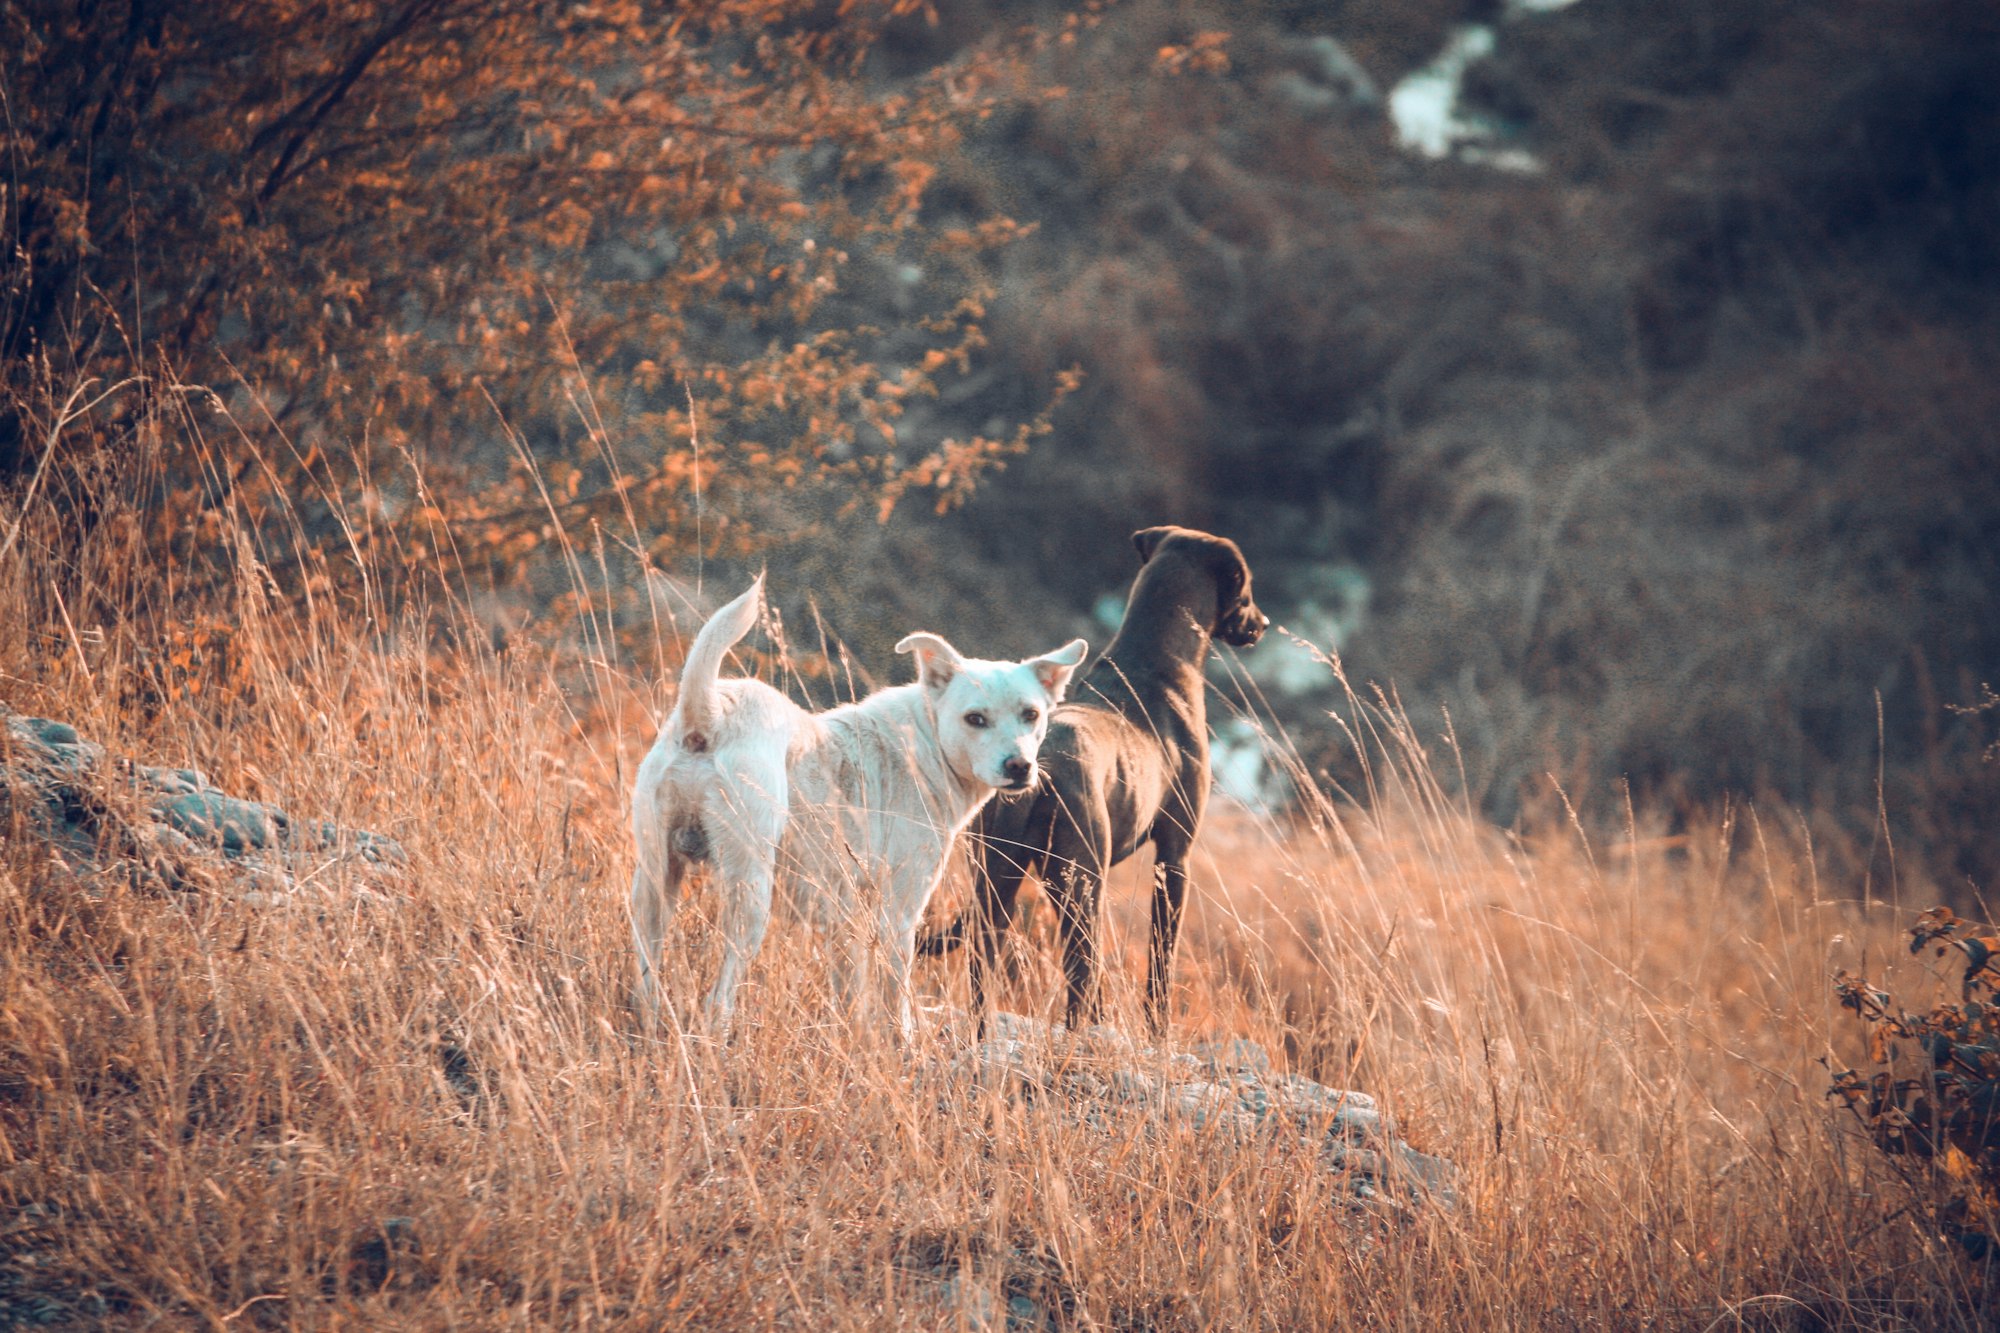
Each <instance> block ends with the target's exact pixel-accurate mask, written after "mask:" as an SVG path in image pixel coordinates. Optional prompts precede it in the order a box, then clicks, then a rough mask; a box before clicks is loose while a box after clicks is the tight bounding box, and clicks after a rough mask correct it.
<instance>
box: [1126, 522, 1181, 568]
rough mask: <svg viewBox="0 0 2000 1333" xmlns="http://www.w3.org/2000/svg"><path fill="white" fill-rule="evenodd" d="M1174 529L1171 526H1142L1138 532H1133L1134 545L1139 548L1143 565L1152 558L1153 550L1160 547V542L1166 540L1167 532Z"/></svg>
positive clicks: (1140, 561)
mask: <svg viewBox="0 0 2000 1333" xmlns="http://www.w3.org/2000/svg"><path fill="white" fill-rule="evenodd" d="M1172 531H1173V529H1172V528H1171V527H1164V528H1140V529H1139V530H1138V531H1137V532H1135V533H1133V534H1132V545H1134V546H1136V547H1138V548H1139V563H1140V564H1142V565H1143V564H1145V563H1146V562H1147V561H1148V560H1151V559H1152V558H1153V552H1155V551H1157V550H1159V549H1160V543H1161V542H1163V541H1165V540H1166V539H1167V534H1168V533H1170V532H1172Z"/></svg>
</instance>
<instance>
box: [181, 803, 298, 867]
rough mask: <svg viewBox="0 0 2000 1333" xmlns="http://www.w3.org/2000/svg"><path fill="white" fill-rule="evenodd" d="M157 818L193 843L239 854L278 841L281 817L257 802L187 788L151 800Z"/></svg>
mask: <svg viewBox="0 0 2000 1333" xmlns="http://www.w3.org/2000/svg"><path fill="white" fill-rule="evenodd" d="M153 809H154V810H155V812H157V813H158V814H159V816H160V818H162V819H164V820H165V821H166V822H167V823H169V824H171V825H172V826H173V827H174V828H176V829H179V830H180V831H181V832H182V833H185V834H186V835H187V836H188V837H190V838H193V839H194V840H195V841H197V842H206V843H210V844H212V845H215V846H219V847H221V848H222V850H223V851H225V852H230V853H233V854H235V855H239V856H240V855H242V854H243V853H244V852H246V851H249V850H251V849H252V848H263V847H271V846H274V845H276V843H277V841H278V833H279V830H280V829H281V828H282V827H283V825H284V816H283V815H282V814H281V813H280V812H278V811H276V810H273V809H272V808H271V807H270V806H268V805H264V804H261V803H260V802H257V801H243V800H238V799H237V798H236V797H234V796H225V795H223V794H222V793H221V792H219V791H191V792H184V793H182V794H180V795H170V796H166V797H164V798H162V799H161V800H159V801H157V802H155V803H154V806H153Z"/></svg>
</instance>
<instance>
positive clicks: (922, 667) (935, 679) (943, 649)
mask: <svg viewBox="0 0 2000 1333" xmlns="http://www.w3.org/2000/svg"><path fill="white" fill-rule="evenodd" d="M896 651H897V652H899V653H915V654H916V655H917V680H918V681H919V682H921V683H922V685H923V687H924V688H925V689H927V690H941V689H943V688H944V687H945V686H947V685H949V684H951V678H952V677H953V676H956V675H957V674H958V671H959V668H960V667H962V666H964V665H965V659H964V658H963V657H960V656H959V655H958V649H956V648H954V647H952V646H951V645H950V644H948V643H946V642H945V641H944V640H943V639H941V638H939V637H938V636H937V635H935V634H906V635H904V636H903V641H902V642H901V643H899V644H897V645H896Z"/></svg>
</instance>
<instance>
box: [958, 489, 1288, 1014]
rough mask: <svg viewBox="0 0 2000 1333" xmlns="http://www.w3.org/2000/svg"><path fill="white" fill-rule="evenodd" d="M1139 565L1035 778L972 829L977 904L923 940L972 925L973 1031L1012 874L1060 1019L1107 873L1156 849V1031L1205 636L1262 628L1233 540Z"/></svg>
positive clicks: (1195, 545) (1195, 811) (1183, 861)
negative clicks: (1037, 917) (1029, 882)
mask: <svg viewBox="0 0 2000 1333" xmlns="http://www.w3.org/2000/svg"><path fill="white" fill-rule="evenodd" d="M1132 544H1133V545H1135V546H1137V547H1138V548H1139V558H1140V560H1141V561H1142V562H1143V566H1144V567H1143V568H1141V569H1140V571H1139V577H1138V580H1137V581H1136V582H1135V583H1133V585H1132V595H1131V598H1130V600H1129V601H1128V602H1127V604H1126V608H1125V621H1124V623H1123V624H1122V625H1121V626H1119V629H1118V634H1117V636H1116V637H1115V638H1113V639H1112V640H1111V644H1110V646H1109V647H1107V648H1106V649H1105V650H1104V655H1103V656H1101V657H1099V658H1098V659H1097V661H1096V662H1095V663H1094V664H1093V665H1092V666H1091V668H1090V670H1089V671H1088V672H1086V673H1085V674H1084V675H1083V676H1082V677H1081V678H1080V680H1079V681H1078V682H1077V683H1076V684H1075V685H1074V686H1073V687H1072V689H1071V691H1070V700H1071V702H1069V703H1066V704H1063V705H1062V706H1061V707H1059V708H1057V709H1056V711H1055V713H1054V714H1053V716H1052V717H1051V718H1050V720H1049V734H1048V737H1047V738H1046V739H1045V740H1044V741H1043V742H1042V751H1041V763H1042V773H1043V776H1042V781H1041V784H1040V785H1039V786H1038V787H1036V788H1035V790H1034V791H1032V792H1030V793H1029V794H1027V795H1026V796H1023V797H1021V798H1019V799H1015V800H1000V801H994V802H992V803H990V804H988V805H987V806H986V808H985V809H984V810H983V811H982V812H981V813H980V816H979V819H978V822H977V823H976V824H975V825H974V831H975V833H976V841H975V844H974V853H973V855H974V861H975V866H976V870H975V874H974V883H973V903H972V906H971V907H970V908H969V909H968V911H967V912H965V913H963V914H961V915H960V916H959V918H958V919H957V920H956V921H954V922H952V924H951V925H950V926H948V927H946V928H945V929H944V930H943V931H941V932H939V933H937V934H935V935H932V936H930V937H929V938H927V939H925V940H923V941H921V943H920V948H921V950H922V952H924V953H927V954H939V953H943V952H945V951H946V950H948V949H951V948H954V947H956V946H957V945H958V944H959V943H960V942H961V940H962V939H963V938H964V933H965V925H966V920H967V917H970V918H971V921H972V932H973V948H972V959H971V970H972V1005H973V1011H974V1012H975V1013H976V1014H978V1015H979V1022H980V1025H981V1030H982V1031H983V1030H984V1026H985V992H986V971H987V969H988V968H990V967H991V966H992V965H993V963H994V960H995V958H996V956H997V953H998V950H999V946H1000V939H1001V936H1002V935H1003V934H1004V932H1005V931H1006V929H1007V926H1008V924H1009V923H1010V922H1011V921H1012V920H1013V917H1014V899H1015V896H1016V895H1017V894H1019V893H1020V890H1021V881H1022V879H1023V878H1024V877H1025V876H1026V875H1027V874H1028V873H1029V872H1030V871H1035V872H1038V873H1039V874H1040V876H1041V878H1042V883H1043V888H1044V891H1045V892H1046V893H1047V894H1048V895H1049V898H1050V900H1051V901H1052V902H1054V904H1055V906H1056V912H1057V919H1058V922H1059V923H1060V927H1061V933H1062V949H1063V973H1064V975H1065V977H1066V978H1067V980H1068V1001H1069V1003H1068V1009H1067V1016H1068V1022H1069V1025H1070V1026H1071V1027H1075V1026H1076V1025H1077V1024H1078V1023H1079V1022H1089V1021H1094V1020H1095V1019H1096V1017H1097V1014H1098V1006H1099V1000H1098V993H1097V941H1096V933H1097V920H1098V898H1099V894H1100V893H1101V891H1102V889H1103V885H1104V874H1105V872H1106V871H1107V870H1109V869H1110V868H1111V867H1112V866H1114V865H1116V864H1118V863H1119V862H1120V861H1123V860H1124V859H1125V858H1126V857H1128V856H1130V855H1132V853H1133V852H1135V851H1137V850H1138V849H1139V848H1140V846H1141V845H1142V844H1145V843H1148V842H1150V843H1152V844H1153V852H1154V855H1155V858H1156V860H1157V867H1156V869H1155V871H1154V876H1153V940H1152V953H1151V957H1150V960H1149V966H1148V968H1147V972H1146V1021H1147V1023H1148V1024H1149V1025H1150V1026H1151V1027H1152V1029H1153V1030H1154V1031H1155V1032H1159V1031H1161V1030H1162V1029H1164V1028H1165V1026H1166V1017H1167V981H1168V975H1169V971H1170V969H1171V968H1172V965H1173V958H1174V938H1175V936H1176V935H1177V934H1178V933H1179V931H1180V923H1181V907H1182V904H1183V903H1184V902H1185V901H1186V900H1187V858H1188V850H1189V848H1190V846H1192V844H1193V842H1194V835H1195V830H1196V829H1197V828H1198V827H1200V825H1201V815H1202V810H1203V808H1204V807H1205V806H1206V805H1207V803H1208V782H1209V773H1208V710H1207V706H1206V700H1205V697H1204V683H1203V679H1202V667H1203V665H1204V664H1205V663H1206V662H1207V660H1208V644H1209V639H1210V638H1211V637H1213V638H1218V639H1221V640H1222V641H1223V642H1224V643H1227V644H1233V645H1235V646H1237V647H1243V648H1247V647H1249V646H1250V645H1251V644H1254V643H1256V642H1257V640H1258V639H1259V638H1261V637H1262V636H1263V633H1264V630H1265V628H1266V627H1267V626H1268V625H1269V624H1270V623H1271V622H1270V620H1269V619H1268V618H1266V616H1265V615H1264V613H1263V612H1262V611H1259V610H1258V609H1257V604H1256V603H1255V602H1253V601H1251V599H1250V566H1249V565H1247V564H1245V563H1244V560H1243V553H1242V552H1241V551H1239V550H1237V549H1236V543H1235V542H1232V541H1228V540H1226V539H1224V538H1222V537H1212V536H1210V535H1209V534H1208V533H1205V532H1196V531H1194V530H1193V529H1191V528H1174V527H1163V528H1146V529H1144V530H1143V531H1140V532H1135V533H1133V534H1132Z"/></svg>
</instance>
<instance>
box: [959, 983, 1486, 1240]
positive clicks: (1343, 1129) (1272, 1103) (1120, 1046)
mask: <svg viewBox="0 0 2000 1333" xmlns="http://www.w3.org/2000/svg"><path fill="white" fill-rule="evenodd" d="M945 1021H946V1022H947V1023H948V1024H951V1025H954V1026H958V1025H963V1024H965V1023H967V1022H969V1020H968V1019H967V1018H965V1016H963V1015H957V1014H954V1015H951V1016H949V1017H947V1018H946V1020H945ZM943 1073H944V1076H945V1082H946V1085H947V1087H948V1088H949V1089H954V1090H957V1089H965V1088H968V1087H982V1088H999V1089H1004V1090H1005V1091H1007V1092H1009V1093H1011V1094H1013V1095H1017V1096H1020V1097H1023V1098H1024V1099H1027V1100H1030V1101H1034V1102H1037V1103H1044V1104H1048V1105H1051V1106H1053V1107H1054V1108H1055V1109H1056V1110H1057V1111H1058V1112H1059V1113H1061V1114H1065V1115H1071V1116H1074V1117H1076V1118H1078V1119H1079V1120H1081V1121H1083V1122H1085V1123H1087V1124H1090V1125H1093V1126H1096V1127H1099V1128H1104V1129H1110V1128H1111V1127H1112V1126H1114V1125H1118V1124H1127V1123H1130V1122H1131V1121H1132V1119H1133V1118H1134V1117H1135V1116H1137V1117H1145V1118H1148V1119H1150V1120H1153V1121H1155V1122H1156V1123H1158V1124H1160V1125H1161V1126H1162V1127H1166V1126H1169V1125H1172V1124H1175V1123H1179V1124H1183V1125H1188V1126H1192V1127H1194V1128H1195V1129H1198V1130H1201V1131H1203V1132H1206V1133H1210V1134H1214V1135H1217V1136H1219V1137H1225V1138H1228V1139H1233V1140H1237V1141H1248V1140H1254V1139H1259V1138H1269V1137H1278V1136H1292V1137H1294V1138H1297V1139H1299V1140H1302V1141H1303V1142H1305V1143H1308V1144H1311V1145H1314V1146H1315V1147H1316V1149H1317V1155H1318V1158H1319V1161H1320V1162H1321V1164H1322V1165H1323V1166H1324V1167H1325V1168H1326V1170H1327V1171H1328V1172H1329V1173H1330V1175H1332V1176H1333V1177H1334V1178H1335V1179H1337V1181H1338V1183H1339V1186H1340V1189H1341V1191H1342V1192H1343V1193H1344V1194H1345V1195H1346V1196H1347V1197H1348V1198H1349V1199H1351V1200H1352V1201H1353V1202H1355V1203H1356V1204H1364V1205H1377V1206H1384V1207H1387V1208H1389V1209H1391V1210H1395V1211H1402V1210H1407V1209H1411V1208H1417V1207H1447V1208H1448V1207H1453V1206H1455V1204H1456V1202H1457V1187H1456V1177H1457V1170H1456V1168H1455V1167H1453V1165H1452V1164H1451V1163H1450V1162H1448V1161H1446V1160H1445V1159H1443V1158H1441V1157H1433V1156H1431V1155H1429V1154H1427V1153H1421V1152H1418V1151H1416V1150H1415V1149H1414V1148H1411V1147H1410V1146H1409V1145H1408V1144H1406V1143H1404V1142H1403V1141H1402V1140H1401V1139H1400V1138H1398V1137H1397V1135H1396V1129H1395V1125H1394V1124H1393V1122H1392V1121H1391V1120H1390V1119H1389V1117H1388V1116H1387V1115H1386V1114H1385V1113H1384V1112H1383V1111H1382V1108H1381V1107H1380V1106H1379V1105H1377V1104H1376V1101H1375V1099H1374V1098H1373V1097H1370V1096H1369V1095H1368V1094H1367V1093H1364V1092H1351V1091H1345V1090H1342V1089H1338V1088H1330V1087H1327V1086H1326V1085H1325V1084H1322V1083H1315V1082H1313V1081H1312V1080H1311V1079H1309V1078H1305V1077H1303V1076H1302V1075H1299V1074H1288V1073H1280V1072H1278V1071H1277V1070H1275V1069H1274V1068H1273V1067H1272V1063H1271V1057H1270V1055H1269V1054H1268V1053H1266V1052H1265V1050H1264V1048H1263V1047H1261V1046H1259V1045H1257V1044H1256V1043H1255V1042H1252V1041H1248V1040H1245V1039H1242V1038H1237V1039H1235V1040H1232V1041H1226V1042H1214V1043H1209V1044H1206V1045H1201V1046H1196V1047H1194V1048H1192V1049H1190V1050H1186V1051H1173V1050H1169V1049H1164V1048H1159V1047H1153V1046H1146V1045H1142V1044H1140V1043H1139V1042H1136V1041H1134V1040H1133V1039H1132V1038H1131V1037H1128V1036H1126V1035H1125V1034H1124V1033H1121V1032H1119V1031H1117V1030H1115V1029H1113V1028H1109V1027H1105V1026H1097V1027H1092V1028H1087V1029H1084V1030H1082V1031H1080V1032H1078V1033H1076V1034H1074V1035H1073V1036H1072V1035H1070V1034H1069V1033H1068V1032H1067V1031H1066V1030H1065V1029H1064V1028H1063V1027H1062V1026H1061V1025H1060V1024H1053V1023H1045V1022H1042V1021H1040V1020H1038V1019H1033V1018H1024V1017H1022V1016H1020V1015H1018V1014H1006V1013H1002V1014H996V1015H994V1020H993V1022H992V1023H991V1024H990V1025H989V1027H988V1030H987V1035H986V1038H985V1040H983V1041H981V1042H980V1043H979V1044H978V1045H976V1046H971V1047H969V1048H967V1049H965V1050H964V1051H963V1052H962V1053H961V1054H960V1055H958V1056H957V1057H956V1058H955V1059H954V1060H953V1061H952V1062H951V1063H950V1065H949V1066H948V1067H947V1068H946V1069H945V1070H944V1071H943ZM948 1095H949V1094H948Z"/></svg>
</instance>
